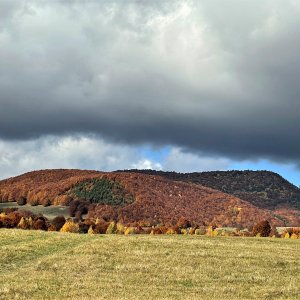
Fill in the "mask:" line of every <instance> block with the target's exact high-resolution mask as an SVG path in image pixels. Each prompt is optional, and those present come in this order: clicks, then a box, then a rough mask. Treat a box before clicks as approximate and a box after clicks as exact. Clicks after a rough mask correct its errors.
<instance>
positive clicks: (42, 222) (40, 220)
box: [32, 217, 48, 230]
mask: <svg viewBox="0 0 300 300" xmlns="http://www.w3.org/2000/svg"><path fill="white" fill-rule="evenodd" d="M32 229H35V230H47V229H48V224H47V220H46V219H45V218H44V217H37V218H35V219H34V221H33V226H32Z"/></svg>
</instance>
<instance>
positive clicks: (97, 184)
mask: <svg viewBox="0 0 300 300" xmlns="http://www.w3.org/2000/svg"><path fill="white" fill-rule="evenodd" d="M0 199H1V201H2V202H6V201H14V200H15V201H20V199H21V200H22V201H21V202H23V203H26V202H27V203H29V204H31V205H37V204H43V205H45V206H47V205H50V204H56V205H57V204H62V205H68V204H70V202H71V201H72V200H74V199H81V200H87V201H88V203H91V204H90V205H89V207H88V216H89V217H95V218H96V217H102V218H104V219H107V220H108V219H115V220H122V221H123V222H124V223H130V222H140V223H142V224H146V225H152V224H159V223H162V224H176V222H177V221H178V219H179V218H180V217H182V216H183V217H185V218H186V219H188V220H189V221H191V222H193V223H195V224H198V225H202V224H211V223H214V224H216V225H218V226H236V225H240V226H243V227H249V226H251V225H253V224H254V223H256V222H258V221H260V220H262V219H269V220H270V221H271V222H272V223H273V224H276V225H284V222H282V220H281V219H280V218H278V217H276V216H275V215H274V214H273V213H272V212H270V211H268V210H265V209H261V208H258V207H255V206H254V205H252V204H250V203H248V202H246V201H243V200H241V199H239V198H237V197H235V196H232V195H229V194H225V193H223V192H220V191H217V190H214V189H211V188H209V187H204V186H202V185H199V184H198V185H196V184H193V183H188V182H177V181H172V180H169V179H166V178H163V177H161V176H154V175H146V174H137V173H125V172H119V173H118V172H114V173H104V172H97V171H82V170H42V171H34V172H30V173H26V174H23V175H21V176H17V177H14V178H10V179H7V180H3V181H0Z"/></svg>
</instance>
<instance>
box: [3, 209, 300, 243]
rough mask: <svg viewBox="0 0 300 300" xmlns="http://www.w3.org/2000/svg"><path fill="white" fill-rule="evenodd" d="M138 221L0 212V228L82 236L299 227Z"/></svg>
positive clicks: (268, 231) (263, 233) (299, 234)
mask: <svg viewBox="0 0 300 300" xmlns="http://www.w3.org/2000/svg"><path fill="white" fill-rule="evenodd" d="M143 225H144V224H142V223H141V222H134V223H130V224H123V223H122V222H121V221H120V222H116V221H105V220H104V219H99V218H97V219H89V218H88V219H85V220H80V219H77V218H76V217H75V218H68V219H65V217H63V216H57V217H55V218H54V219H53V220H48V219H47V218H46V217H44V216H43V215H35V214H33V213H32V212H29V211H20V210H18V209H15V208H7V209H4V210H2V212H0V228H19V229H23V230H44V231H60V232H69V233H82V234H124V235H128V234H183V235H206V236H212V237H214V236H241V237H254V236H256V237H278V238H280V237H282V238H292V239H298V238H300V228H287V229H285V231H284V232H283V233H282V234H279V233H278V232H277V231H276V228H275V227H273V228H272V227H271V225H270V223H269V222H268V221H266V220H265V221H261V222H259V223H257V224H256V225H255V226H254V227H253V228H252V230H247V229H244V230H238V229H235V230H228V229H227V228H216V227H215V226H213V225H210V226H193V224H192V223H191V222H190V221H189V220H187V219H186V218H184V217H181V218H180V219H179V220H178V222H177V224H176V225H175V226H172V225H156V226H143Z"/></svg>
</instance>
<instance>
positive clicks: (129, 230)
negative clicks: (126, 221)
mask: <svg viewBox="0 0 300 300" xmlns="http://www.w3.org/2000/svg"><path fill="white" fill-rule="evenodd" d="M135 233H136V231H135V227H127V228H126V229H125V232H124V234H125V235H128V234H135Z"/></svg>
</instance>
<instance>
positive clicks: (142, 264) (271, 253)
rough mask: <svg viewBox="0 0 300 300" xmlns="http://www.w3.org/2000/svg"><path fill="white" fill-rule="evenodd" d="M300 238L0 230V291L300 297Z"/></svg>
mask: <svg viewBox="0 0 300 300" xmlns="http://www.w3.org/2000/svg"><path fill="white" fill-rule="evenodd" d="M299 250H300V241H299V240H284V239H267V238H245V239H243V238H207V237H199V236H194V237H193V236H143V235H137V236H134V235H133V236H118V235H95V236H90V235H78V234H63V233H56V232H53V233H51V232H48V233H46V232H36V231H22V230H6V229H1V230H0V253H1V256H0V269H1V273H0V274H1V275H0V299H15V298H17V299H108V300H109V299H299V294H300V287H299V281H300V251H299Z"/></svg>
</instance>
